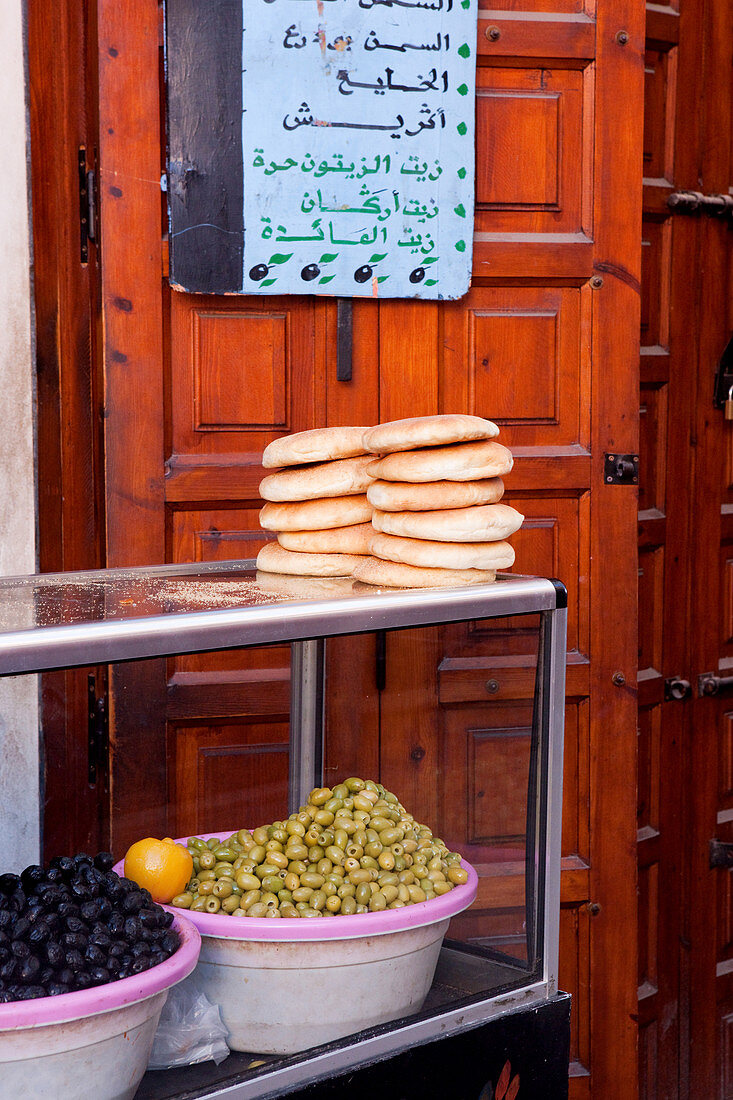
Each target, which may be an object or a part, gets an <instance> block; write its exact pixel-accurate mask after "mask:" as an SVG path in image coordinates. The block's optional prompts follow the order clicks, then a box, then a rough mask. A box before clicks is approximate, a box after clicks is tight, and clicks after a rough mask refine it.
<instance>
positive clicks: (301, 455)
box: [262, 427, 369, 470]
mask: <svg viewBox="0 0 733 1100" xmlns="http://www.w3.org/2000/svg"><path fill="white" fill-rule="evenodd" d="M368 430H369V429H368V428H345V427H344V428H312V429H311V430H310V431H307V432H295V434H294V435H284V436H282V437H281V438H280V439H274V440H273V441H272V443H268V445H267V446H266V447H265V449H264V451H263V453H262V465H263V466H264V467H265V469H266V470H271V469H272V468H273V467H275V466H300V465H302V464H303V463H305V462H329V461H331V460H332V459H335V458H353V457H354V456H355V455H363V454H366V452H367V448H366V447H365V446H364V444H363V443H362V437H363V435H364V432H366V431H368Z"/></svg>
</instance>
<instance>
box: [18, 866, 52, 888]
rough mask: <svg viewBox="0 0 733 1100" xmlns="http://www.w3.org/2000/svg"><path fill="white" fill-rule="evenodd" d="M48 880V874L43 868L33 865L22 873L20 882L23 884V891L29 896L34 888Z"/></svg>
mask: <svg viewBox="0 0 733 1100" xmlns="http://www.w3.org/2000/svg"><path fill="white" fill-rule="evenodd" d="M45 878H46V872H45V871H44V870H43V867H40V866H39V865H38V864H37V863H32V864H31V865H30V867H26V868H25V870H24V871H21V873H20V881H21V882H22V884H23V889H24V890H26V891H27V892H28V893H29V894H30V893H31V892H32V890H33V889H34V887H36V886H38V884H39V883H41V882H43V881H44V880H45Z"/></svg>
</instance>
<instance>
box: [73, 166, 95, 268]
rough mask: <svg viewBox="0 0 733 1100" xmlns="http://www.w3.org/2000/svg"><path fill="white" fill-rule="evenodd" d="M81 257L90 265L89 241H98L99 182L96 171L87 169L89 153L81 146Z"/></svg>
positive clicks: (82, 260) (79, 168) (79, 167)
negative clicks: (97, 189) (97, 187)
mask: <svg viewBox="0 0 733 1100" xmlns="http://www.w3.org/2000/svg"><path fill="white" fill-rule="evenodd" d="M78 170H79V256H80V259H81V262H82V263H83V264H86V263H89V241H96V239H97V193H96V186H97V181H96V178H95V174H94V170H93V169H88V168H87V151H86V148H85V147H84V146H83V145H80V146H79V161H78Z"/></svg>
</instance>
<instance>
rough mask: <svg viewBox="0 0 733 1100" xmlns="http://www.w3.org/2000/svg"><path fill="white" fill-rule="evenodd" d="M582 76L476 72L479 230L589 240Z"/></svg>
mask: <svg viewBox="0 0 733 1100" xmlns="http://www.w3.org/2000/svg"><path fill="white" fill-rule="evenodd" d="M585 94H586V83H585V79H584V74H583V73H582V71H578V70H575V69H555V68H553V69H552V70H548V69H545V68H542V67H539V66H538V67H537V68H526V69H517V68H505V69H501V68H498V67H495V66H491V67H486V68H480V69H479V70H478V72H477V85H476V161H477V169H476V230H477V231H478V232H479V233H482V232H490V233H492V234H495V233H520V234H521V233H533V234H543V233H553V234H558V233H563V234H572V233H580V232H585V233H588V229H589V224H588V221H587V219H586V218H584V217H583V214H584V213H586V212H587V211H585V210H584V205H583V197H584V194H587V190H588V185H587V180H586V179H584V172H586V173H587V172H588V170H589V167H590V165H589V161H588V158H587V154H586V155H585V156H584V155H583V152H582V148H583V127H584V118H583V106H584V96H585Z"/></svg>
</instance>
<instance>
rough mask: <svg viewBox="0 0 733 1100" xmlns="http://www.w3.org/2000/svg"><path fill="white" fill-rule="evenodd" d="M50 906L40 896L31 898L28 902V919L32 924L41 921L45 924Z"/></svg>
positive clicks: (26, 912)
mask: <svg viewBox="0 0 733 1100" xmlns="http://www.w3.org/2000/svg"><path fill="white" fill-rule="evenodd" d="M47 913H48V908H47V906H46V905H45V903H44V902H42V901H41V899H40V898H31V899H30V901H29V902H28V908H27V909H26V911H25V916H26V919H27V920H29V921H30V923H31V924H37V923H38V922H39V921H40V922H41V923H43V924H45V923H46V915H47Z"/></svg>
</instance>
